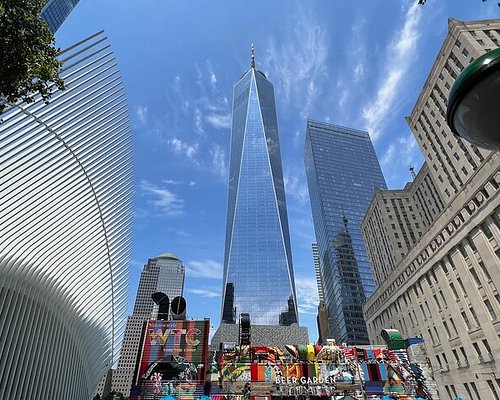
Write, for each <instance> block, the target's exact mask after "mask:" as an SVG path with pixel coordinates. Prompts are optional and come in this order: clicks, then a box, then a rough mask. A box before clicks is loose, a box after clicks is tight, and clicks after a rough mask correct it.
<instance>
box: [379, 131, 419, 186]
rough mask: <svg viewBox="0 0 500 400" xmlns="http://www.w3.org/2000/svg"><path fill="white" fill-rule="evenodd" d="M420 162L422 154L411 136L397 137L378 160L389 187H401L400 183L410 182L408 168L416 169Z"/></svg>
mask: <svg viewBox="0 0 500 400" xmlns="http://www.w3.org/2000/svg"><path fill="white" fill-rule="evenodd" d="M421 161H422V154H421V153H420V149H419V147H418V145H417V142H416V141H415V138H414V137H413V135H412V134H410V133H408V134H407V135H406V136H399V137H398V138H396V139H395V140H394V141H392V142H391V143H390V144H389V145H388V146H387V148H386V149H385V151H384V153H383V154H382V157H381V159H380V164H381V166H382V169H383V170H384V175H385V178H386V180H387V183H388V185H389V187H392V186H393V185H394V184H395V185H396V187H398V188H400V187H401V182H408V181H409V180H410V177H411V176H410V173H409V171H408V168H409V167H410V166H414V167H417V166H418V165H419V164H420V163H421Z"/></svg>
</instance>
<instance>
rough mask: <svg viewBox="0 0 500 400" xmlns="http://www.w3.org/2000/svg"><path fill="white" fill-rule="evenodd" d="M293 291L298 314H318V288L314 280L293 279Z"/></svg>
mask: <svg viewBox="0 0 500 400" xmlns="http://www.w3.org/2000/svg"><path fill="white" fill-rule="evenodd" d="M295 289H296V291H297V301H298V303H299V304H298V308H299V312H300V313H302V314H314V315H316V313H317V312H318V303H319V297H318V286H317V284H316V279H314V278H306V277H302V276H301V277H300V278H298V277H296V278H295Z"/></svg>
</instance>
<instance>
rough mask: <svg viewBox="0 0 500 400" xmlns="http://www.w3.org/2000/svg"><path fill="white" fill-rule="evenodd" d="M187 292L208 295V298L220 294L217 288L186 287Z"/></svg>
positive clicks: (202, 295)
mask: <svg viewBox="0 0 500 400" xmlns="http://www.w3.org/2000/svg"><path fill="white" fill-rule="evenodd" d="M187 291H188V292H189V293H193V294H195V295H197V296H201V297H210V298H213V297H220V296H221V293H220V291H219V290H215V289H188V290H187Z"/></svg>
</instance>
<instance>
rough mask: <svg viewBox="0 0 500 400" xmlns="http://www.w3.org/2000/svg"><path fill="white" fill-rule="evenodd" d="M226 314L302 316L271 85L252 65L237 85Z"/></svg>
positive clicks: (279, 318)
mask: <svg viewBox="0 0 500 400" xmlns="http://www.w3.org/2000/svg"><path fill="white" fill-rule="evenodd" d="M228 186H229V187H228V191H229V193H228V210H227V225H226V246H225V254H224V277H223V297H222V298H223V302H222V321H223V322H227V323H235V322H236V320H237V319H238V317H237V316H238V315H240V314H241V313H249V314H250V317H251V322H252V324H258V325H291V324H293V323H296V322H297V321H298V318H297V301H296V296H295V283H294V277H293V267H292V255H291V252H290V237H289V231H288V217H287V211H286V200H285V189H284V184H283V171H282V167H281V155H280V146H279V137H278V126H277V120H276V108H275V102H274V89H273V86H272V84H271V83H270V82H269V81H268V80H267V78H266V77H265V75H264V74H263V73H262V72H260V71H258V70H256V69H255V68H254V67H253V66H252V68H251V69H250V70H249V71H247V72H246V73H245V74H244V75H243V76H242V77H241V79H240V80H239V81H238V83H236V85H235V87H234V91H233V123H232V134H231V155H230V166H229V185H228Z"/></svg>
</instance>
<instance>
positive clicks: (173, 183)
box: [162, 179, 182, 185]
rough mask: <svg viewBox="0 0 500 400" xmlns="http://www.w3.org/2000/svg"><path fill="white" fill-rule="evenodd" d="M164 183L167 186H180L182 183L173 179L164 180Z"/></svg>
mask: <svg viewBox="0 0 500 400" xmlns="http://www.w3.org/2000/svg"><path fill="white" fill-rule="evenodd" d="M162 182H163V183H165V184H167V185H179V184H181V183H182V182H180V181H174V180H173V179H162Z"/></svg>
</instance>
